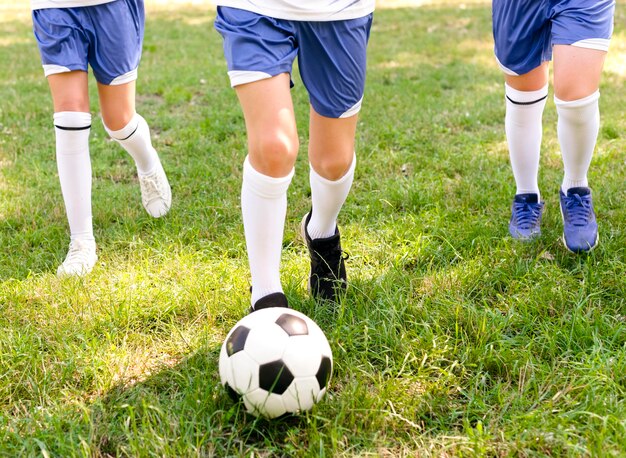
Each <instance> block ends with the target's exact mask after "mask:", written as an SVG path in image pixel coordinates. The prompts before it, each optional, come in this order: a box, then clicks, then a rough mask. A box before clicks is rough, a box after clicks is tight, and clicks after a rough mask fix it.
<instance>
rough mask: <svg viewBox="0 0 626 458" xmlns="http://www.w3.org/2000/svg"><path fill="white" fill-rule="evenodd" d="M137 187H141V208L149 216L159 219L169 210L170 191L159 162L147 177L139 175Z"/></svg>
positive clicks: (170, 201) (170, 203)
mask: <svg viewBox="0 0 626 458" xmlns="http://www.w3.org/2000/svg"><path fill="white" fill-rule="evenodd" d="M139 186H140V187H141V202H142V203H143V208H145V209H146V211H147V212H148V213H149V214H150V216H153V217H155V218H159V217H161V216H163V215H165V214H166V213H167V212H168V211H169V210H170V207H171V205H172V190H171V188H170V184H169V182H168V181H167V176H166V175H165V171H164V170H163V166H162V165H161V162H160V161H159V163H158V164H157V166H156V168H155V169H154V172H152V173H149V174H147V175H139Z"/></svg>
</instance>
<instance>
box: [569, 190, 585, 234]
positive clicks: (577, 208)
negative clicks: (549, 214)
mask: <svg viewBox="0 0 626 458" xmlns="http://www.w3.org/2000/svg"><path fill="white" fill-rule="evenodd" d="M565 208H566V209H567V216H568V218H567V219H568V220H569V221H570V222H571V223H572V224H573V225H574V226H586V225H587V223H588V222H589V217H590V216H591V197H589V196H581V195H579V194H572V195H571V196H567V197H566V198H565Z"/></svg>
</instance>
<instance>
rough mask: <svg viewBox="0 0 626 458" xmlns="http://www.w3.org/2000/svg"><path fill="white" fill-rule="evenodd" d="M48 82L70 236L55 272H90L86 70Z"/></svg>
mask: <svg viewBox="0 0 626 458" xmlns="http://www.w3.org/2000/svg"><path fill="white" fill-rule="evenodd" d="M48 83H49V85H50V92H51V94H52V101H53V105H54V112H55V113H54V126H55V137H56V157H57V168H58V173H59V181H60V183H61V192H62V194H63V201H64V203H65V211H66V213H67V219H68V223H69V226H70V236H71V243H70V252H69V253H68V256H67V258H66V259H65V261H64V262H63V264H62V265H61V266H59V269H58V271H57V273H58V274H59V275H75V274H79V275H80V274H85V273H88V272H89V271H91V269H92V267H93V265H94V264H95V262H96V260H97V257H96V246H95V240H94V235H93V225H92V213H91V161H90V158H89V131H90V128H91V114H90V113H89V96H88V91H87V73H86V72H82V71H75V72H68V73H59V74H55V75H50V76H49V77H48Z"/></svg>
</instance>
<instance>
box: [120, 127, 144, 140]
mask: <svg viewBox="0 0 626 458" xmlns="http://www.w3.org/2000/svg"><path fill="white" fill-rule="evenodd" d="M137 129H139V123H137V126H136V127H135V130H133V131H132V132H131V133H130V135H129V136H128V137H126V138H119V139H117V141H118V142H123V141H124V140H128V139H129V138H130V137H132V136H133V134H134V133H135V132H137Z"/></svg>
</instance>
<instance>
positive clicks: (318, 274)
mask: <svg viewBox="0 0 626 458" xmlns="http://www.w3.org/2000/svg"><path fill="white" fill-rule="evenodd" d="M310 219H311V213H310V212H309V213H307V214H306V215H304V218H303V219H302V226H301V228H300V229H301V232H302V238H303V239H304V240H305V241H306V246H307V248H308V249H309V255H310V256H311V273H310V276H309V292H310V293H311V294H312V295H313V297H314V298H315V299H325V300H328V301H333V302H336V301H337V296H338V295H339V294H340V293H341V292H343V291H345V290H346V287H347V283H346V265H345V262H344V260H345V259H346V258H347V256H344V253H343V252H342V251H341V236H340V235H339V229H338V228H335V235H332V236H330V237H327V238H324V239H314V240H312V239H311V237H309V233H308V232H307V230H306V227H307V225H308V224H309V221H310Z"/></svg>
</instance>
